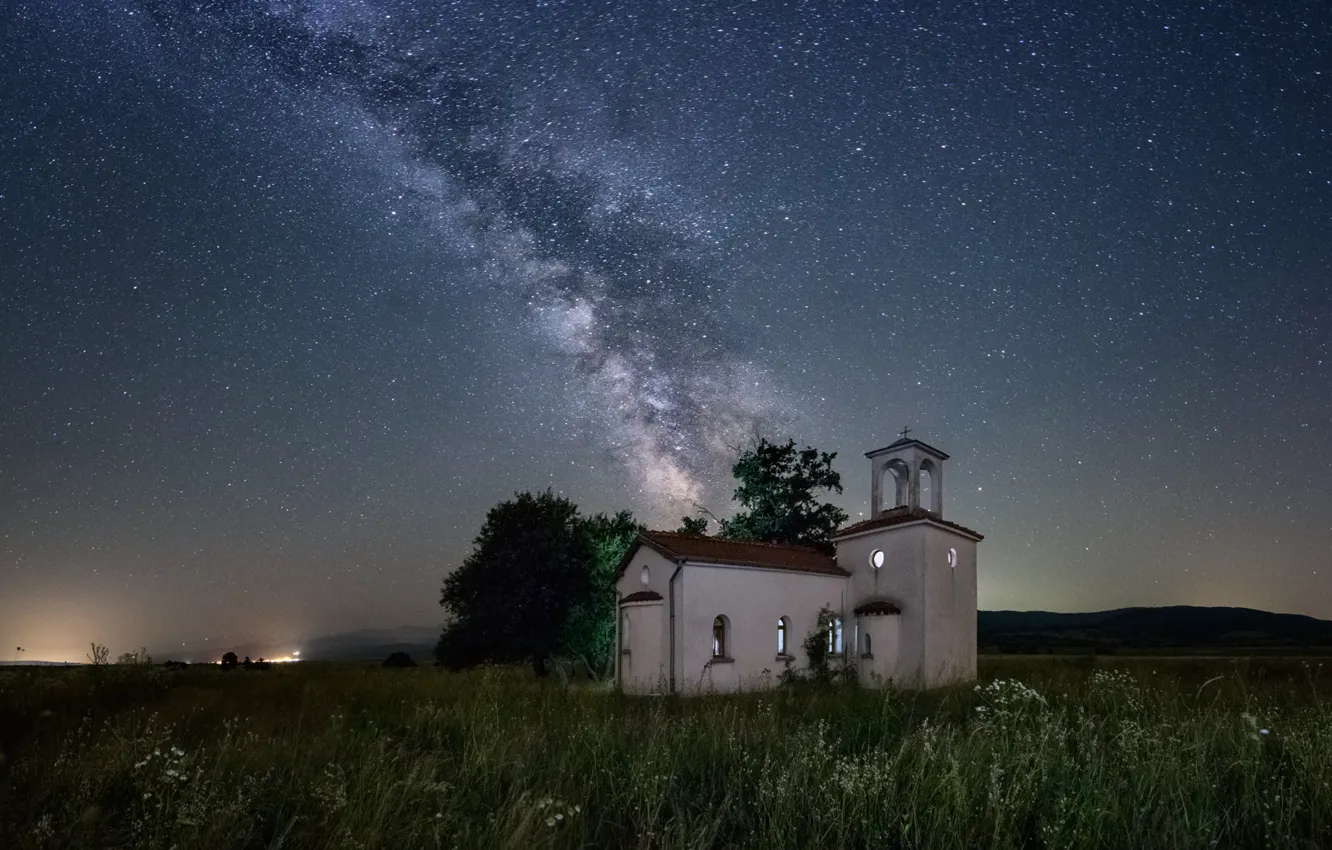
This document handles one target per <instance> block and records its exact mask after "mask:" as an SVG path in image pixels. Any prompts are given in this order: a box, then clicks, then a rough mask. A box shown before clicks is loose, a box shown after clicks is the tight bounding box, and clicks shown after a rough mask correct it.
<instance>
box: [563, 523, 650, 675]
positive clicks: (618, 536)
mask: <svg viewBox="0 0 1332 850" xmlns="http://www.w3.org/2000/svg"><path fill="white" fill-rule="evenodd" d="M578 529H579V532H580V533H581V534H582V535H583V536H584V537H585V538H586V539H587V544H588V547H589V551H590V557H589V559H588V561H587V564H586V567H585V569H586V571H587V586H586V590H585V591H584V592H583V593H582V594H581V595H580V596H578V597H576V598H574V599H573V600H572V601H571V603H570V605H569V611H568V614H567V615H566V617H565V621H564V631H563V635H562V637H561V640H560V652H562V653H564V654H568V655H576V656H579V657H581V658H582V659H583V662H584V663H585V664H586V665H587V668H588V670H590V671H593V673H594V674H597V675H599V674H600V673H602V672H604V671H605V670H606V669H607V668H608V666H609V665H610V662H611V660H612V657H613V653H614V652H615V570H616V568H618V567H619V566H620V561H622V560H624V555H625V553H626V552H628V551H629V547H630V546H632V545H633V544H634V540H635V539H636V538H637V537H638V534H639V532H641V531H643V530H644V529H643V526H642V525H640V524H639V523H638V521H637V520H635V519H634V515H633V514H632V513H630V512H629V511H620V512H619V513H617V514H615V515H614V516H610V517H608V516H606V515H605V514H597V515H596V516H592V517H588V518H587V519H583V520H580V521H579V523H578Z"/></svg>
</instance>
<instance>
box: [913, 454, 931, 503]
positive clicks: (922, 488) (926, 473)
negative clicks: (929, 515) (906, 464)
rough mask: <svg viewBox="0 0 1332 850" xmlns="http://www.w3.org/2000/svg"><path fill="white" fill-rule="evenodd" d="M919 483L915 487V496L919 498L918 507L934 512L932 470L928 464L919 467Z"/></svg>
mask: <svg viewBox="0 0 1332 850" xmlns="http://www.w3.org/2000/svg"><path fill="white" fill-rule="evenodd" d="M917 481H918V482H919V483H918V484H917V485H916V494H917V495H918V496H919V498H920V505H919V506H920V507H922V508H924V509H925V510H927V511H932V510H934V468H933V466H931V465H930V464H928V463H922V464H921V465H920V473H919V478H917Z"/></svg>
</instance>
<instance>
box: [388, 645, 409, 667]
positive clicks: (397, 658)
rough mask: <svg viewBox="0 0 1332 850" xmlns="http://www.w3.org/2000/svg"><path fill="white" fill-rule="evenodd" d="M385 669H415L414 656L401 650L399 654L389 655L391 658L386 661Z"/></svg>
mask: <svg viewBox="0 0 1332 850" xmlns="http://www.w3.org/2000/svg"><path fill="white" fill-rule="evenodd" d="M384 666H385V667H415V666H416V662H415V661H413V660H412V656H411V655H410V654H408V653H406V652H403V651H402V650H401V649H400V650H398V651H397V652H392V653H389V657H388V658H385V659H384Z"/></svg>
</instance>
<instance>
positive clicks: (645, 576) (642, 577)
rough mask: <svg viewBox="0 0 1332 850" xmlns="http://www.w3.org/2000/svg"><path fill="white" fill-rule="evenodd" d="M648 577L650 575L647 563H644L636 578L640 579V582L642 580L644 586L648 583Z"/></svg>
mask: <svg viewBox="0 0 1332 850" xmlns="http://www.w3.org/2000/svg"><path fill="white" fill-rule="evenodd" d="M649 577H650V576H649V573H648V568H647V565H646V564H644V565H643V571H642V572H640V573H639V574H638V580H639V581H641V582H643V586H644V587H646V586H647V583H648V578H649Z"/></svg>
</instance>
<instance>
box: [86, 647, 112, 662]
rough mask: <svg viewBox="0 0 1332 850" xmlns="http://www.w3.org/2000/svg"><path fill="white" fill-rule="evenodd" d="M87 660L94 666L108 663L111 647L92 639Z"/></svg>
mask: <svg viewBox="0 0 1332 850" xmlns="http://www.w3.org/2000/svg"><path fill="white" fill-rule="evenodd" d="M88 661H90V662H91V663H92V665H93V666H94V667H102V666H104V665H106V664H110V663H111V648H110V647H108V646H107V645H106V644H102V643H97V642H96V641H94V642H93V644H92V652H91V653H90V654H89V655H88Z"/></svg>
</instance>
